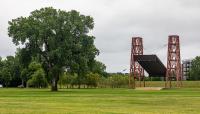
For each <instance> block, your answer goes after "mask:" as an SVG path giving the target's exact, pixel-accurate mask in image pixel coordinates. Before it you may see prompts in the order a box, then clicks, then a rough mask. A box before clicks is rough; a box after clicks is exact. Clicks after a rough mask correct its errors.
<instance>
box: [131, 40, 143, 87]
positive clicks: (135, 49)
mask: <svg viewBox="0 0 200 114" xmlns="http://www.w3.org/2000/svg"><path fill="white" fill-rule="evenodd" d="M135 55H143V42H142V38H141V37H133V38H132V46H131V61H130V76H129V87H130V88H135V86H136V84H135V80H136V79H137V80H139V83H140V87H141V86H142V84H141V80H143V82H144V85H143V86H144V87H145V81H144V69H143V68H142V67H141V66H140V64H139V63H138V62H137V61H135V59H134V58H135V57H134V56H135Z"/></svg>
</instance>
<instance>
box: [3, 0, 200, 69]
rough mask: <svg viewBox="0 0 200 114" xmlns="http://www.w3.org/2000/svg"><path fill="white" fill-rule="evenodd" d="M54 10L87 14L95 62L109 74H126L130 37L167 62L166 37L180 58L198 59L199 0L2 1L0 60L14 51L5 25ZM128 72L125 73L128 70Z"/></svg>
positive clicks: (199, 53)
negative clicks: (173, 38) (176, 44)
mask: <svg viewBox="0 0 200 114" xmlns="http://www.w3.org/2000/svg"><path fill="white" fill-rule="evenodd" d="M47 6H53V7H54V8H59V9H63V10H67V11H68V10H72V9H75V10H78V11H80V12H81V13H82V14H85V15H91V16H92V17H94V20H95V28H94V30H93V31H92V32H91V33H92V34H93V35H94V36H95V37H96V40H95V44H96V46H97V47H98V48H99V50H100V52H101V54H100V55H99V57H97V58H98V60H100V61H102V62H103V63H105V64H106V65H107V71H108V72H120V71H122V70H123V69H124V68H127V69H129V61H130V47H131V37H133V36H141V37H143V41H144V53H146V54H153V53H154V54H157V55H158V56H159V57H160V59H161V60H162V61H163V62H164V63H166V55H167V51H166V50H167V47H166V46H164V45H166V44H167V38H168V35H171V34H178V35H179V36H180V38H181V39H180V40H181V54H182V59H187V58H193V57H195V56H197V55H200V51H198V49H200V46H199V42H200V34H199V30H200V22H199V20H200V13H199V12H200V1H199V0H126V1H124V0H84V1H83V0H67V1H58V0H45V1H44V0H28V1H27V0H17V1H13V0H2V1H1V4H0V17H1V18H0V56H6V55H13V54H14V52H15V46H14V45H13V44H12V41H11V38H8V36H7V26H8V24H7V22H8V21H9V20H11V19H12V18H16V17H19V16H27V15H29V13H30V12H31V11H33V10H35V9H39V8H41V7H47ZM127 72H128V71H127Z"/></svg>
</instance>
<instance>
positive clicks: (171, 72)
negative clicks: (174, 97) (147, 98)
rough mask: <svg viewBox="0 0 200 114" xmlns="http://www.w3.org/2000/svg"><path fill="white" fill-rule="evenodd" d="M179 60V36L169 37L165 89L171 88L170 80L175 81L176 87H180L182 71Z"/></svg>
mask: <svg viewBox="0 0 200 114" xmlns="http://www.w3.org/2000/svg"><path fill="white" fill-rule="evenodd" d="M181 70H182V69H181V58H180V42H179V36H177V35H171V36H169V38H168V55H167V71H166V81H165V87H169V88H171V87H172V83H171V81H172V80H176V81H177V83H176V84H177V87H180V86H181V85H182V82H181V80H182V71H181Z"/></svg>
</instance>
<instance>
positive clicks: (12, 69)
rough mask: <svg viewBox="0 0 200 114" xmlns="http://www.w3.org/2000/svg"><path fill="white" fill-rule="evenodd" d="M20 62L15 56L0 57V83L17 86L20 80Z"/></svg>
mask: <svg viewBox="0 0 200 114" xmlns="http://www.w3.org/2000/svg"><path fill="white" fill-rule="evenodd" d="M20 70H21V69H20V64H19V61H18V57H17V56H15V57H14V56H7V57H6V59H4V60H2V59H0V83H1V84H3V85H6V86H12V87H13V86H15V87H16V86H18V85H19V84H20V83H21V80H20Z"/></svg>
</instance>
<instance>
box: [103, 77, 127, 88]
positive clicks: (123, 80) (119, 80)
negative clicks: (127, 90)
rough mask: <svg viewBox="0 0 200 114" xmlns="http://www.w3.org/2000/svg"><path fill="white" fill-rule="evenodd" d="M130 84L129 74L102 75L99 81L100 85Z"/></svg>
mask: <svg viewBox="0 0 200 114" xmlns="http://www.w3.org/2000/svg"><path fill="white" fill-rule="evenodd" d="M127 85H128V75H123V74H111V75H110V76H109V77H107V78H106V77H102V78H101V79H100V82H99V87H101V88H102V87H103V88H104V87H111V88H122V87H127Z"/></svg>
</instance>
